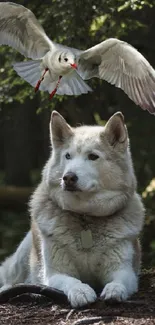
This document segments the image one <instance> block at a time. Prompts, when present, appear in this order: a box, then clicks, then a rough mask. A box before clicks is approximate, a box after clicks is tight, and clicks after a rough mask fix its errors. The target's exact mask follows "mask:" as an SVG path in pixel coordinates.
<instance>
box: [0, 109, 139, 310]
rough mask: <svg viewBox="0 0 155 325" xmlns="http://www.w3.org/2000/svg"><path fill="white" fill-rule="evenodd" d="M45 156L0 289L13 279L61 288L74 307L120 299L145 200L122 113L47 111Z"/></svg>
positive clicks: (134, 276) (1, 270)
mask: <svg viewBox="0 0 155 325" xmlns="http://www.w3.org/2000/svg"><path fill="white" fill-rule="evenodd" d="M50 138H51V147H52V149H51V156H50V158H49V160H48V162H47V163H46V165H45V167H44V169H43V172H42V180H41V183H40V184H39V186H38V187H37V188H36V190H35V192H34V194H33V195H32V197H31V200H30V204H29V207H30V214H31V230H30V232H28V234H27V235H26V237H25V238H24V240H23V241H22V242H21V244H20V245H19V247H18V248H17V250H16V252H15V253H14V254H13V255H12V256H11V257H9V258H8V259H6V260H5V261H4V262H3V263H2V265H1V267H0V284H1V291H2V290H4V289H6V288H8V287H10V286H13V285H15V284H18V283H33V284H43V285H47V286H51V287H53V288H55V289H59V290H61V291H63V293H64V294H65V295H66V296H67V298H68V300H69V302H70V304H71V305H72V307H73V308H78V307H81V306H84V305H87V304H89V303H93V302H95V301H96V299H97V293H96V292H100V297H101V298H102V299H104V300H115V301H124V300H126V299H128V297H129V296H130V295H132V294H133V293H135V292H136V291H137V290H138V275H139V272H140V266H141V247H140V243H139V240H138V237H139V234H140V232H141V230H142V227H143V222H144V215H145V211H144V206H143V204H142V201H141V198H140V196H139V195H138V194H137V192H136V186H137V184H136V177H135V173H134V169H133V164H132V158H131V153H130V147H129V137H128V132H127V128H126V126H125V123H124V117H123V115H122V113H120V112H117V113H115V114H114V115H113V116H112V117H111V118H110V119H109V120H108V122H107V123H106V125H105V126H104V127H103V126H79V127H76V128H72V127H71V126H70V125H69V124H67V122H66V121H65V119H64V118H63V117H62V116H61V115H60V114H59V113H58V112H56V111H53V113H52V117H51V122H50Z"/></svg>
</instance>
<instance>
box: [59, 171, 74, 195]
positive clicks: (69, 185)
mask: <svg viewBox="0 0 155 325" xmlns="http://www.w3.org/2000/svg"><path fill="white" fill-rule="evenodd" d="M62 179H63V188H64V190H65V191H78V188H77V181H78V177H77V175H76V174H75V173H72V172H68V173H66V174H65V175H64V176H63V178H62Z"/></svg>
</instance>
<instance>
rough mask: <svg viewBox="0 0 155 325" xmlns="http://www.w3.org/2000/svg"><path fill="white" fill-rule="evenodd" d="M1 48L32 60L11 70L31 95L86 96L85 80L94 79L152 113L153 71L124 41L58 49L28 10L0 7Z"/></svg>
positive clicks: (6, 4)
mask: <svg viewBox="0 0 155 325" xmlns="http://www.w3.org/2000/svg"><path fill="white" fill-rule="evenodd" d="M0 44H2V45H8V46H11V47H12V48H14V49H16V50H17V51H18V52H20V53H21V54H22V55H24V56H25V57H26V58H29V59H32V60H28V61H23V62H19V63H14V64H13V67H14V70H15V71H16V72H17V74H18V75H19V76H20V77H21V78H23V79H24V80H26V81H27V82H28V83H30V84H31V85H32V86H33V87H34V90H35V92H37V91H38V90H39V89H40V90H43V91H48V92H49V94H50V98H51V99H52V98H53V96H54V95H55V93H57V94H58V95H81V94H86V93H88V92H90V91H92V89H91V87H90V86H89V85H88V84H87V83H86V82H85V80H89V79H91V78H95V77H96V78H99V79H102V80H106V81H107V82H108V83H110V84H112V85H115V86H116V87H118V88H121V89H122V90H123V91H124V92H125V93H126V94H127V95H128V97H129V98H130V99H131V100H132V101H133V102H134V103H135V104H136V105H139V106H140V107H141V108H142V109H143V110H148V111H149V113H151V114H155V70H154V69H153V67H152V66H151V65H150V63H149V62H148V61H147V60H146V58H145V57H144V56H143V55H142V54H141V53H140V52H139V51H138V50H137V49H136V48H134V47H133V46H132V45H130V44H129V43H127V42H124V41H122V40H119V39H117V38H108V39H106V40H104V41H102V42H101V43H99V44H96V45H94V46H93V47H91V48H89V49H86V50H80V49H76V48H72V47H68V46H66V45H63V44H58V43H55V42H53V41H52V40H51V39H50V38H49V37H48V36H47V34H46V33H45V31H44V29H43V27H42V26H41V24H40V23H39V21H38V20H37V18H36V16H35V15H34V14H33V12H32V11H31V10H29V9H28V8H26V7H24V6H22V5H19V4H16V3H13V2H0Z"/></svg>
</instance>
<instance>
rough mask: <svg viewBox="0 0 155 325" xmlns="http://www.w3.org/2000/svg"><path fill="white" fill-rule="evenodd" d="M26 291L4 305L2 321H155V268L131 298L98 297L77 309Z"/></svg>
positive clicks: (112, 324)
mask: <svg viewBox="0 0 155 325" xmlns="http://www.w3.org/2000/svg"><path fill="white" fill-rule="evenodd" d="M36 298H37V296H36V295H32V294H23V295H22V296H18V297H16V298H14V299H12V300H10V301H9V302H8V303H5V304H1V305H0V325H23V324H25V325H28V324H29V325H34V324H39V325H45V324H46V325H85V324H87V325H89V324H95V325H103V324H107V325H131V324H134V325H153V324H154V325H155V270H149V271H144V272H143V274H142V276H141V279H140V289H139V292H138V293H137V294H135V295H134V296H133V297H132V298H131V300H129V301H127V302H125V303H121V304H117V305H116V304H115V305H108V304H105V302H103V301H97V302H96V303H94V304H92V305H91V306H87V307H85V308H82V309H79V310H75V309H72V308H71V307H70V306H69V305H68V304H67V303H66V304H65V303H64V304H61V305H58V304H55V303H54V301H50V300H48V299H47V298H44V297H42V296H41V297H40V298H39V299H38V298H37V299H36Z"/></svg>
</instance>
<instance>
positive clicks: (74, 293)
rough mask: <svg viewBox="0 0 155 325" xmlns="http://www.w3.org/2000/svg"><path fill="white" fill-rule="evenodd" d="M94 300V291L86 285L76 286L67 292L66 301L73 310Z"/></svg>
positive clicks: (95, 297)
mask: <svg viewBox="0 0 155 325" xmlns="http://www.w3.org/2000/svg"><path fill="white" fill-rule="evenodd" d="M96 299H97V295H96V293H95V291H94V290H93V289H92V288H91V287H90V286H89V285H88V284H84V283H80V284H77V285H75V286H74V287H73V288H71V289H70V290H69V292H68V300H69V302H70V304H71V305H72V307H74V308H77V307H82V306H84V305H87V304H90V303H92V302H94V301H95V300H96Z"/></svg>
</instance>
